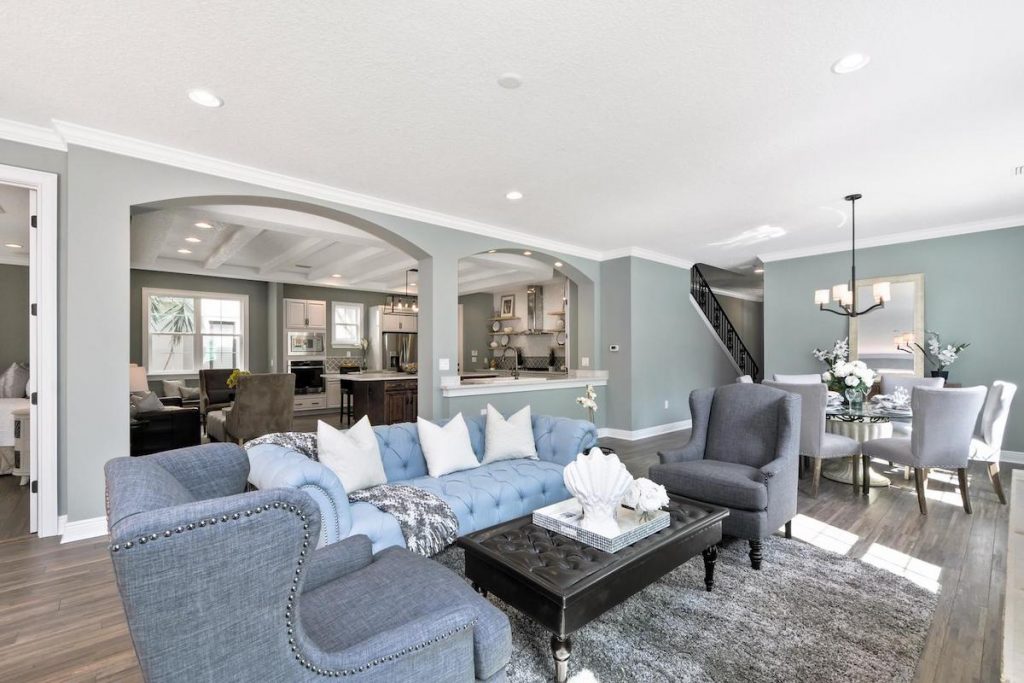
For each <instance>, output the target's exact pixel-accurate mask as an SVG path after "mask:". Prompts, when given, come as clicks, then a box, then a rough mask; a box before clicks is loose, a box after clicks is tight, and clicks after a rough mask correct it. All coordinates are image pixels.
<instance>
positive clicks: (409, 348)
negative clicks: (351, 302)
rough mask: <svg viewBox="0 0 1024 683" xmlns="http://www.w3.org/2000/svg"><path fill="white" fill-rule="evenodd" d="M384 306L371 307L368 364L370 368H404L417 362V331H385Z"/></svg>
mask: <svg viewBox="0 0 1024 683" xmlns="http://www.w3.org/2000/svg"><path fill="white" fill-rule="evenodd" d="M384 308H385V307H384V306H371V307H370V329H369V334H368V335H367V341H368V342H369V345H370V346H369V348H368V349H367V359H366V366H367V368H368V369H370V370H404V369H405V367H406V366H407V365H409V364H410V363H416V362H417V361H416V356H417V343H416V340H417V337H416V333H415V332H392V331H385V326H384Z"/></svg>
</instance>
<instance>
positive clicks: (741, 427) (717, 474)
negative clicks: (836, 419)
mask: <svg viewBox="0 0 1024 683" xmlns="http://www.w3.org/2000/svg"><path fill="white" fill-rule="evenodd" d="M690 416H691V418H692V421H693V431H692V432H691V434H690V441H689V442H688V443H687V444H686V445H685V446H683V447H682V448H680V449H678V450H673V451H662V452H659V453H658V458H659V459H660V460H661V464H659V465H654V466H652V467H651V470H650V474H649V476H650V478H651V479H652V480H653V481H655V482H657V483H659V484H662V485H663V486H665V488H666V489H668V490H669V491H671V492H672V493H676V494H678V495H681V496H686V497H687V498H694V499H696V500H700V501H703V502H706V503H711V504H712V505H720V506H722V507H726V508H729V516H728V517H726V518H725V521H724V522H723V523H722V532H723V533H724V534H726V535H728V536H735V537H737V538H744V539H747V540H748V541H749V542H750V564H751V566H752V567H753V568H754V569H760V568H761V539H762V538H764V537H766V536H768V535H770V534H772V533H773V532H774V531H775V530H776V529H778V528H779V527H782V526H785V527H786V538H790V536H791V526H790V522H791V520H792V519H793V517H795V516H796V504H797V479H798V473H797V454H798V451H799V447H800V397H799V396H798V395H796V394H790V393H787V392H785V391H782V390H780V389H773V388H771V387H766V386H762V385H760V384H729V385H726V386H722V387H718V388H717V389H697V390H696V391H693V392H692V393H691V394H690Z"/></svg>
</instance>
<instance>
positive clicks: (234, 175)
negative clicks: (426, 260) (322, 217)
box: [53, 119, 601, 261]
mask: <svg viewBox="0 0 1024 683" xmlns="http://www.w3.org/2000/svg"><path fill="white" fill-rule="evenodd" d="M53 125H54V128H55V129H56V130H57V132H58V133H59V134H60V137H61V138H62V139H63V140H64V141H65V142H67V144H71V145H81V146H82V147H90V148H92V149H98V150H102V151H104V152H111V153H113V154H120V155H122V156H128V157H133V158H136V159H144V160H146V161H152V162H155V163H159V164H164V165H166V166H174V167H176V168H183V169H186V170H190V171H195V172H197V173H205V174H208V175H214V176H217V177H220V178H229V179H232V180H237V181H239V182H244V183H250V184H253V185H260V186H262V187H269V188H273V189H275V190H281V191H283V192H290V193H292V194H297V195H302V196H304V197H311V198H314V199H321V200H324V201H329V202H334V203H337V204H344V205H346V206H351V207H355V208H359V209H366V210H368V211H376V212H378V213H383V214H387V215H389V216H398V217H400V218H408V219H410V220H415V221H421V222H423V223H430V224H433V225H439V226H442V227H446V228H451V229H453V230H459V231H461V232H468V233H473V234H475V235H482V236H484V237H492V238H494V239H499V240H504V241H507V242H512V243H513V244H517V245H524V246H530V247H533V248H535V249H538V250H542V251H549V252H554V253H556V254H567V255H571V256H581V257H583V258H587V259H591V260H593V261H600V260H601V252H600V251H598V250H596V249H589V248H587V247H583V246H580V245H576V244H570V243H568V242H561V241H558V240H552V239H547V238H545V237H538V236H536V235H531V234H529V233H525V232H520V231H518V230H513V229H511V228H504V227H501V226H498V225H492V224H490V223H483V222H480V221H474V220H470V219H466V218H460V217H458V216H453V215H451V214H446V213H441V212H438V211H432V210H430V209H422V208H419V207H416V206H410V205H408V204H401V203H399V202H394V201H390V200H387V199H381V198H379V197H373V196H371V195H366V194H360V193H358V192H351V191H349V190H343V189H340V188H337V187H332V186H330V185H325V184H323V183H318V182H314V181H311V180H305V179H302V178H296V177H294V176H287V175H283V174H281V173H275V172H273V171H267V170H264V169H260V168H256V167H254V166H246V165H244V164H238V163H235V162H233V161H226V160H224V159H218V158H216V157H210V156H206V155H204V154H198V153H196V152H188V151H185V150H181V149H177V148H174V147H168V146H166V145H160V144H156V143H153V142H147V141H145V140H140V139H138V138H131V137H127V136H124V135H119V134H117V133H111V132H108V131H104V130H98V129H96V128H89V127H87V126H80V125H78V124H75V123H70V122H67V121H59V120H56V119H55V120H54V121H53Z"/></svg>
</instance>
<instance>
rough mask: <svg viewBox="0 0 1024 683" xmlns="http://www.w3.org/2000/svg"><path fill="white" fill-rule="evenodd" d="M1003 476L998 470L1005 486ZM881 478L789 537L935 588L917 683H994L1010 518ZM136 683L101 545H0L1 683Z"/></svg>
mask: <svg viewBox="0 0 1024 683" xmlns="http://www.w3.org/2000/svg"><path fill="white" fill-rule="evenodd" d="M313 424H314V426H315V422H314V423H313ZM686 438H687V437H686V434H685V433H676V434H671V435H666V436H660V437H654V438H651V439H646V440H644V441H637V442H621V441H612V440H604V441H602V445H608V446H611V447H613V448H615V449H616V450H617V452H618V453H619V455H620V457H621V458H622V459H623V462H625V463H626V465H627V467H628V468H629V469H630V471H631V472H632V473H633V474H634V475H645V474H646V473H647V468H648V467H649V466H650V465H651V464H653V463H655V462H657V457H656V452H657V451H658V450H659V449H663V448H673V447H678V446H681V445H682V444H683V443H684V442H685V441H686ZM876 469H880V470H881V469H882V468H880V467H876ZM1010 469H1011V468H1010V467H1009V466H1006V465H1004V466H1003V482H1004V485H1006V486H1009V483H1010V474H1009V472H1010ZM886 474H887V476H890V478H891V479H893V483H894V485H893V486H892V487H890V488H888V489H872V491H871V494H870V496H869V497H867V498H865V497H863V496H861V495H857V494H855V493H854V492H853V490H852V487H850V486H844V485H841V484H836V483H834V482H831V481H828V480H823V481H822V484H821V491H820V493H819V496H818V498H817V499H812V498H810V497H809V496H808V495H806V491H807V490H808V489H809V484H808V482H802V483H801V489H802V492H803V493H802V495H801V496H800V514H801V517H798V519H797V520H796V522H795V523H794V533H795V535H797V536H798V537H800V536H801V533H803V534H804V536H805V537H809V538H810V537H814V538H811V541H812V542H818V543H820V542H821V541H822V540H826V541H829V542H831V543H839V544H840V545H841V546H845V547H848V549H847V554H848V555H850V556H852V557H856V558H863V559H865V560H866V561H873V562H876V563H881V564H886V566H887V568H889V569H890V571H894V572H900V571H902V572H904V573H912V574H913V575H914V576H915V577H917V578H918V579H923V580H925V581H927V580H929V579H931V580H935V581H937V583H938V584H939V585H940V586H941V588H940V589H939V603H938V608H937V610H936V613H935V618H934V621H933V623H932V627H931V632H930V633H929V636H928V641H927V643H926V646H925V650H924V653H923V655H922V658H921V662H920V664H919V666H918V671H917V676H916V678H917V680H918V681H921V682H924V681H986V682H987V681H998V680H999V666H1000V648H1001V640H1002V596H1003V591H1004V583H1005V563H1006V533H1007V509H1006V507H1005V506H1001V505H999V503H998V501H997V499H996V497H995V494H994V493H993V492H992V489H991V486H990V485H989V482H988V478H987V476H986V475H985V470H984V469H983V468H982V467H980V466H979V467H972V468H971V471H970V474H971V485H972V489H971V497H972V500H973V502H974V514H973V515H966V514H964V512H963V509H962V508H961V507H960V503H959V498H960V496H959V494H958V493H957V490H956V488H955V480H956V477H955V475H953V477H952V478H950V477H949V476H948V475H947V474H944V473H938V472H937V473H934V474H933V477H932V478H931V480H930V483H929V491H930V495H931V497H930V498H929V514H928V516H927V517H922V516H921V515H919V514H918V511H917V498H916V496H915V493H914V487H913V482H912V481H911V482H907V481H904V480H903V478H902V475H901V474H900V473H898V472H893V473H888V472H886ZM826 525H827V526H826ZM815 534H818V536H815ZM901 558H902V560H901ZM767 560H768V563H770V558H767ZM865 627H868V628H869V627H870V624H866V625H865ZM138 680H141V675H140V673H139V669H138V665H137V662H136V660H135V654H134V652H133V650H132V644H131V639H130V637H129V635H128V630H127V626H126V624H125V621H124V614H123V611H122V608H121V603H120V600H119V598H118V595H117V588H116V586H115V585H114V578H113V569H112V567H111V564H110V559H109V557H108V554H107V543H106V540H105V539H96V540H90V541H82V542H79V543H71V544H67V545H60V544H58V542H57V541H56V540H55V539H37V538H35V537H32V536H27V537H22V538H19V539H14V540H7V541H0V682H7V681H11V682H13V681H18V682H28V681H76V682H77V681H97V682H98V681H138Z"/></svg>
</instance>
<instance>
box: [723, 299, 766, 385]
mask: <svg viewBox="0 0 1024 683" xmlns="http://www.w3.org/2000/svg"><path fill="white" fill-rule="evenodd" d="M715 297H716V298H717V299H718V303H720V304H722V309H723V310H725V315H726V316H728V317H729V320H730V321H731V322H732V324H733V325H734V326H735V327H736V332H738V333H739V335H740V339H742V340H743V343H744V344H745V345H746V347H747V350H748V351H750V354H751V355H752V356H753V357H754V360H755V361H757V364H758V365H759V366H760V367H762V368H763V367H764V302H762V301H749V300H747V299H738V298H736V297H733V296H726V295H724V294H718V293H715Z"/></svg>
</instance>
